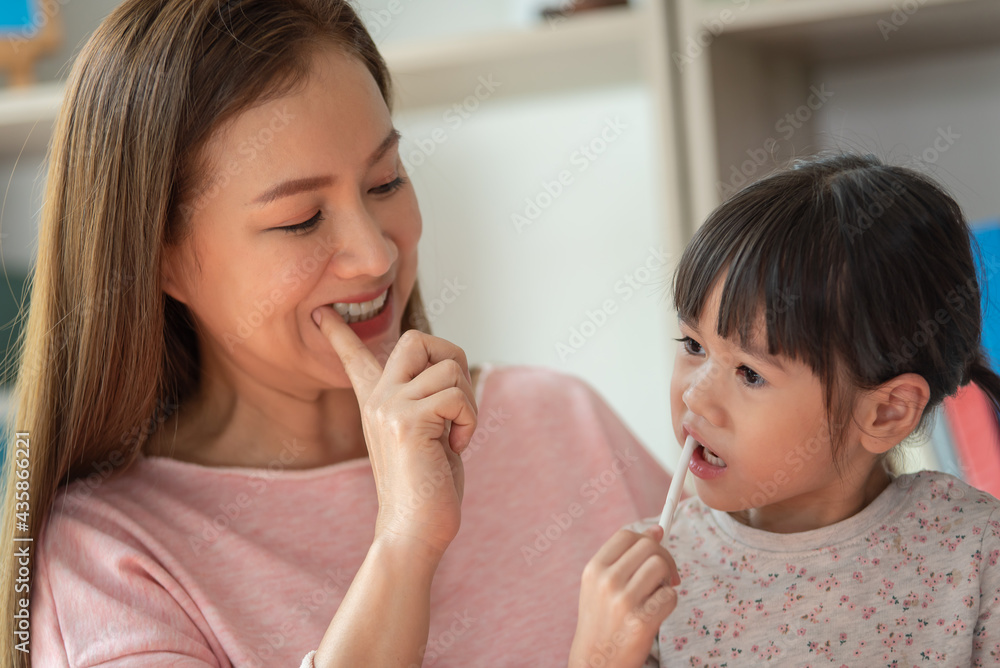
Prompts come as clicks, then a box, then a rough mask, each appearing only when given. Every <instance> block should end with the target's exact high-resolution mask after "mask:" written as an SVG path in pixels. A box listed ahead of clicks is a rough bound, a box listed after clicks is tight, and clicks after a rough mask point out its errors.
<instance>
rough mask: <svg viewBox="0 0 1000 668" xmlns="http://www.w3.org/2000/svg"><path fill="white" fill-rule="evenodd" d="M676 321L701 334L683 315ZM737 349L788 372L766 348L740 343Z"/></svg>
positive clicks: (778, 359) (779, 360)
mask: <svg viewBox="0 0 1000 668" xmlns="http://www.w3.org/2000/svg"><path fill="white" fill-rule="evenodd" d="M677 323H678V324H680V325H684V326H685V327H687V328H688V329H690V330H692V331H693V332H694V333H695V334H698V335H701V332H700V331H699V330H698V326H697V325H695V324H693V323H691V322H690V321H688V320H685V319H684V317H682V316H680V315H678V316H677ZM739 349H740V350H741V351H743V352H744V353H746V354H747V355H749V356H750V357H753V358H754V359H756V360H758V361H760V362H763V363H764V364H766V365H768V366H773V367H775V368H776V369H778V370H779V371H781V372H782V373H788V369H786V368H785V365H784V364H782V363H781V358H780V357H778V356H776V355H771V354H770V353H768V352H767V351H766V350H763V349H762V348H759V347H757V346H752V347H750V348H745V347H743V346H742V345H741V346H739Z"/></svg>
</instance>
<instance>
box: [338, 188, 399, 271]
mask: <svg viewBox="0 0 1000 668" xmlns="http://www.w3.org/2000/svg"><path fill="white" fill-rule="evenodd" d="M333 235H334V238H335V239H336V246H335V248H334V251H333V255H332V256H331V258H330V262H331V264H332V266H333V271H334V273H336V274H337V276H338V277H339V278H343V279H350V278H356V277H358V276H384V275H385V274H387V273H388V272H389V270H390V269H391V268H392V265H393V263H394V262H396V258H397V257H398V256H399V249H398V248H397V246H396V244H395V242H393V240H392V238H391V236H390V235H389V234H388V233H387V231H386V228H385V226H384V225H383V224H382V223H381V221H379V220H378V219H376V218H375V217H374V216H373V215H372V214H371V212H370V211H369V210H368V209H367V208H366V207H365V206H364V204H363V203H361V202H357V203H356V205H355V206H353V207H352V208H351V209H350V210H348V211H342V213H341V215H339V216H337V218H336V220H335V221H334V225H333Z"/></svg>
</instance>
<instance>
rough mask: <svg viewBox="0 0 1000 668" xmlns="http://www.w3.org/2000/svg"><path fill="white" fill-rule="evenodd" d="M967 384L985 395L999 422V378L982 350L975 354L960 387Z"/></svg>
mask: <svg viewBox="0 0 1000 668" xmlns="http://www.w3.org/2000/svg"><path fill="white" fill-rule="evenodd" d="M969 382H973V383H975V384H976V385H977V386H978V387H979V389H981V390H982V391H983V392H984V393H985V394H986V397H987V398H988V399H989V401H990V404H991V405H992V406H993V412H994V414H995V415H996V416H997V419H998V420H1000V376H998V375H997V374H996V372H995V371H993V368H992V367H991V366H990V365H989V363H988V361H987V359H986V356H985V355H984V354H983V352H982V350H980V351H978V352H977V353H976V356H975V357H974V358H973V359H972V361H971V362H970V363H969V366H968V367H967V368H966V370H965V375H964V376H963V377H962V385H967V384H968V383H969Z"/></svg>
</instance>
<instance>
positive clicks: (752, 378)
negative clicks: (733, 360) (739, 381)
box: [736, 364, 767, 388]
mask: <svg viewBox="0 0 1000 668" xmlns="http://www.w3.org/2000/svg"><path fill="white" fill-rule="evenodd" d="M736 372H737V373H739V374H741V375H742V376H743V382H745V383H746V385H747V387H753V388H757V387H764V384H765V383H766V382H767V381H765V380H764V377H763V376H761V375H760V374H759V373H757V372H756V371H754V370H753V369H751V368H750V367H748V366H747V365H746V364H743V365H741V366H740V367H739V368H737V369H736Z"/></svg>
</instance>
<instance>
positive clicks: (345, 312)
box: [332, 290, 389, 323]
mask: <svg viewBox="0 0 1000 668" xmlns="http://www.w3.org/2000/svg"><path fill="white" fill-rule="evenodd" d="M388 294H389V291H388V290H386V291H385V292H383V293H382V294H380V295H379V296H378V297H376V298H375V299H372V300H371V301H367V302H361V303H360V304H359V303H357V302H350V303H348V302H338V303H336V304H333V305H332V306H333V310H334V311H336V312H337V313H339V314H340V315H341V316H342V317H343V318H344V322H347V323H352V322H361V321H363V320H368V319H370V318H374V317H375V316H377V315H378V314H379V313H381V312H382V307H383V306H385V300H386V297H387V296H388Z"/></svg>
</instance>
